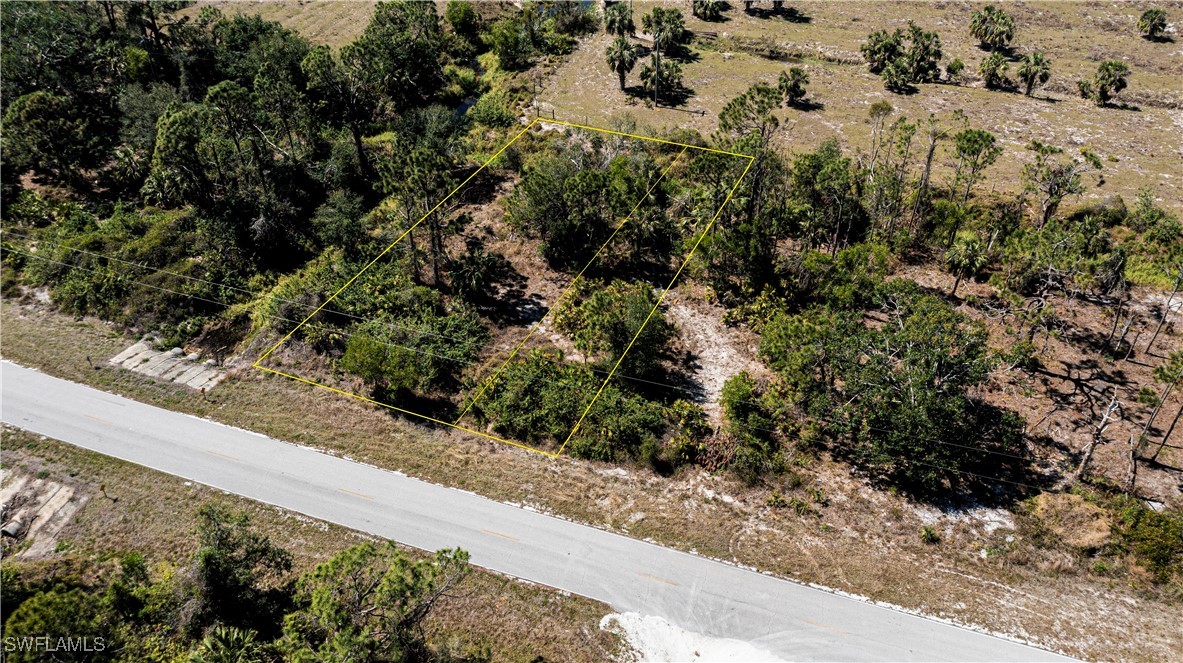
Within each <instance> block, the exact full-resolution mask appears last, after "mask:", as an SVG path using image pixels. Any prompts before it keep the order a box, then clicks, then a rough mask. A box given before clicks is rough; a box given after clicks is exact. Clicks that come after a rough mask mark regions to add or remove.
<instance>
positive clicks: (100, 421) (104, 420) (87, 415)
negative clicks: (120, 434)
mask: <svg viewBox="0 0 1183 663" xmlns="http://www.w3.org/2000/svg"><path fill="white" fill-rule="evenodd" d="M82 416H84V417H86V418H87V419H92V420H94V421H97V422H99V423H100V424H107V425H108V426H114V425H115V424H113V423H111V422H110V421H107V420H106V419H103V418H102V417H96V416H94V415H92V414H84V415H82Z"/></svg>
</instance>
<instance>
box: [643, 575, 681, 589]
mask: <svg viewBox="0 0 1183 663" xmlns="http://www.w3.org/2000/svg"><path fill="white" fill-rule="evenodd" d="M637 575H639V576H641V577H642V578H645V579H646V580H653V581H655V582H661V583H665V584H667V585H669V586H670V587H677V586H678V583H676V582H674V581H672V580H666V579H665V578H658V577H657V576H651V575H649V574H648V573H641V572H640V571H637Z"/></svg>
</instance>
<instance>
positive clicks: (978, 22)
mask: <svg viewBox="0 0 1183 663" xmlns="http://www.w3.org/2000/svg"><path fill="white" fill-rule="evenodd" d="M969 33H970V34H971V35H973V37H974V38H975V39H977V40H978V41H980V42H982V46H985V47H986V49H988V50H991V51H992V50H994V49H996V48H1001V47H1003V46H1006V45H1007V43H1008V42H1010V40H1011V39H1014V36H1015V21H1014V19H1013V18H1011V17H1010V14H1007V13H1006V12H1004V11H1002V10H1001V9H999V8H997V7H995V6H994V5H986V6H985V7H983V8H982V9H979V10H978V11H976V12H974V13H973V16H972V17H971V18H970V20H969Z"/></svg>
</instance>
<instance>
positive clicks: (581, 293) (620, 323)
mask: <svg viewBox="0 0 1183 663" xmlns="http://www.w3.org/2000/svg"><path fill="white" fill-rule="evenodd" d="M656 305H657V296H656V295H654V294H653V289H652V288H651V287H650V286H649V285H647V284H645V283H629V282H627V281H613V282H612V283H610V284H609V285H607V286H603V285H602V284H600V283H599V282H598V281H583V282H581V284H580V286H579V287H578V288H575V289H573V290H572V291H571V293H570V294H569V295H568V296H567V297H566V298H565V299H564V300H563V301H561V302H559V304H558V305H557V306H556V307H555V314H554V318H553V319H554V323H555V327H556V328H557V329H559V330H560V331H562V332H564V333H565V334H567V335H568V336H570V337H571V339H572V340H573V341H574V342H575V347H576V348H578V349H579V351H580V352H583V353H584V354H585V355H588V356H596V355H600V354H605V355H607V359H606V362H605V364H606V365H607V366H609V367H611V366H615V365H617V362H618V361H619V369H618V370H619V372H620V373H621V374H622V375H628V376H636V377H643V376H645V375H648V374H650V373H652V372H654V371H655V370H656V369H657V368H658V367H659V366H660V362H661V358H662V356H663V355H664V354H665V353H666V350H667V348H668V345H669V342H670V339H671V338H672V337H673V332H674V328H673V326H672V325H671V324H670V323H669V322H667V321H666V319H665V316H664V315H663V314H662V313H661V312H660V311H656V312H654V307H655V306H656ZM651 312H652V316H651V315H650V313H651ZM638 333H639V335H638ZM634 338H635V340H634ZM622 357H623V359H621V358H622Z"/></svg>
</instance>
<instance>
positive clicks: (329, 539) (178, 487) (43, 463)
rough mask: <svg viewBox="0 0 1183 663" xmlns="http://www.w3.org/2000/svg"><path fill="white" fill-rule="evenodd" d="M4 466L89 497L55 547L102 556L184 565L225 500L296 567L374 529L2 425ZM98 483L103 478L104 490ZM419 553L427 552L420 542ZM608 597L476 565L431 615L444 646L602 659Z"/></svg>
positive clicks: (431, 635)
mask: <svg viewBox="0 0 1183 663" xmlns="http://www.w3.org/2000/svg"><path fill="white" fill-rule="evenodd" d="M4 468H5V469H6V470H9V471H12V472H16V473H18V474H23V475H27V476H39V477H42V478H45V479H48V480H50V481H54V482H57V483H61V484H64V485H70V486H73V487H75V489H76V491H77V492H76V494H80V495H84V496H86V498H87V501H86V503H85V504H84V505H83V507H82V509H81V510H80V511H79V512H78V513H77V514H75V516H74V518H73V519H72V521H71V522H70V523H69V524H67V525H66V526H65V527H64V528H63V530H62V531H61V532H60V533H59V534H58V537H57V538H58V541H57V548H58V549H59V550H60V551H63V552H69V553H71V554H76V555H82V556H85V557H88V558H91V559H94V560H96V561H99V562H101V561H102V560H105V559H108V558H109V557H110V556H111V555H113V554H117V553H120V552H124V551H128V550H137V551H141V552H143V553H144V554H145V555H146V556H147V557H148V559H149V565H150V566H153V567H154V566H155V565H156V564H159V563H166V564H170V565H182V564H185V563H187V561H188V560H189V558H190V557H191V555H192V554H193V552H194V550H195V549H196V539H195V534H194V532H195V531H196V530H195V528H196V518H195V516H194V514H195V512H196V511H197V508H198V507H199V506H201V505H202V504H205V503H208V502H213V503H218V504H221V505H223V506H226V507H228V508H231V509H234V510H236V511H241V512H245V513H246V514H247V515H248V516H249V517H250V519H251V523H252V525H253V527H254V528H256V529H257V530H258V531H260V532H263V533H265V534H267V535H268V536H269V537H271V539H272V541H274V542H275V543H276V544H277V545H279V546H281V547H283V548H286V549H287V550H289V551H290V552H291V553H292V556H293V562H294V564H293V566H294V568H293V573H295V574H300V573H304V572H306V571H308V570H311V569H312V568H313V567H314V566H316V565H317V564H319V563H321V562H324V561H326V560H327V559H328V558H329V557H331V556H332V555H333V554H335V553H336V552H338V551H340V550H342V549H344V548H347V547H349V546H352V545H356V544H358V543H361V542H363V541H367V540H373V537H370V536H368V535H366V534H363V533H360V532H356V531H353V530H349V529H346V528H343V527H339V526H337V525H332V524H329V523H325V522H321V521H316V520H313V519H311V518H307V517H305V516H302V515H300V514H297V513H292V512H290V511H286V510H284V509H280V508H278V507H273V506H269V505H265V504H261V503H259V502H254V501H252V500H248V499H245V498H241V497H237V496H234V495H229V494H226V493H223V492H221V491H219V490H216V489H213V488H209V487H207V486H203V485H200V484H194V483H191V482H189V481H185V480H183V479H180V478H177V477H174V476H172V475H168V474H161V473H159V472H156V471H153V470H150V469H147V468H144V467H140V466H138V465H133V464H131V463H126V462H123V461H120V460H116V459H114V458H110V457H107V456H103V455H100V454H96V453H92V452H89V451H85V450H83V449H79V448H77V447H74V446H71V445H68V444H64V443H62V442H58V441H56V440H52V439H48V438H45V437H42V436H39V435H34V434H31V433H28V432H25V431H21V430H18V429H12V428H5V429H4ZM99 486H105V491H106V494H105V495H104V494H101V493H100V491H99ZM412 554H415V555H421V554H422V553H420V552H415V551H412ZM609 612H612V610H611V608H609V607H608V606H607V605H604V604H602V603H599V602H597V601H592V600H590V599H585V598H583V597H579V596H573V595H570V594H567V593H565V592H559V591H556V590H552V589H548V588H545V587H541V586H538V585H533V584H530V583H525V582H521V581H517V580H512V579H509V578H505V577H502V576H499V575H497V574H494V573H490V572H487V571H483V570H480V569H477V570H476V571H475V572H474V573H473V574H472V576H470V577H469V579H468V580H466V581H465V585H463V586H461V587H460V588H459V591H458V592H457V597H456V598H454V599H451V600H447V601H443V602H441V603H440V604H439V606H438V610H437V611H436V612H433V613H432V615H431V617H430V618H429V619H428V621H427V623H426V632H427V634H428V640H429V641H430V642H431V643H433V644H435V645H436V646H439V647H443V648H445V650H450V651H455V652H464V651H469V650H472V649H475V648H480V647H488V648H489V649H490V650H491V651H492V652H493V653H494V660H497V661H531V660H535V657H538V656H541V657H544V658H545V659H546V660H554V661H589V662H590V661H601V660H604V658H605V657H606V656H608V655H610V654H611V653H612V652H613V651H615V650H616V649H617V648H618V647H619V644H620V643H619V641H618V640H617V637H616V636H614V635H612V634H610V633H608V632H605V631H601V630H600V629H599V620H600V618H601V617H603V616H604V615H605V614H608V613H609Z"/></svg>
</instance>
